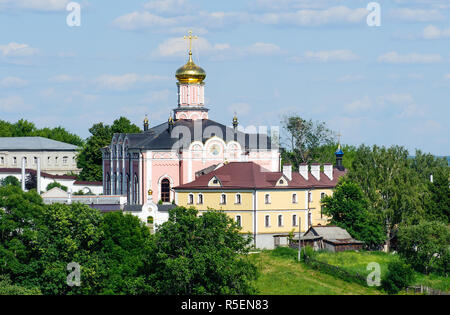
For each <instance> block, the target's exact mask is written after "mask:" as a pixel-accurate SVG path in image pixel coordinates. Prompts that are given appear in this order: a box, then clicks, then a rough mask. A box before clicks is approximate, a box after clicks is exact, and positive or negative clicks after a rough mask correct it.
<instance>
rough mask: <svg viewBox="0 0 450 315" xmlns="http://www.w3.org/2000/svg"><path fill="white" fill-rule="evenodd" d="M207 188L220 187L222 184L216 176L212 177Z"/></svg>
mask: <svg viewBox="0 0 450 315" xmlns="http://www.w3.org/2000/svg"><path fill="white" fill-rule="evenodd" d="M208 186H209V187H222V183H221V182H220V179H219V178H218V177H217V176H213V177H212V178H211V179H210V180H209V182H208Z"/></svg>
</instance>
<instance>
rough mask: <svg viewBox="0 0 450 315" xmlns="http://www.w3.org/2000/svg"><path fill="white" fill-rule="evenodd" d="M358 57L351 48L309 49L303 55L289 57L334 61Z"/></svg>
mask: <svg viewBox="0 0 450 315" xmlns="http://www.w3.org/2000/svg"><path fill="white" fill-rule="evenodd" d="M357 59H358V55H356V54H355V53H354V52H352V51H351V50H346V49H341V50H322V51H307V52H306V53H305V54H304V55H303V56H294V57H291V58H289V61H292V62H311V61H313V62H314V61H317V62H334V61H354V60H357Z"/></svg>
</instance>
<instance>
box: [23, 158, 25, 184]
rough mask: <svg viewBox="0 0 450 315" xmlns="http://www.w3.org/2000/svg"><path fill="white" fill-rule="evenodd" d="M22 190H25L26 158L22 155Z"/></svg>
mask: <svg viewBox="0 0 450 315" xmlns="http://www.w3.org/2000/svg"><path fill="white" fill-rule="evenodd" d="M22 190H23V191H25V158H24V157H22Z"/></svg>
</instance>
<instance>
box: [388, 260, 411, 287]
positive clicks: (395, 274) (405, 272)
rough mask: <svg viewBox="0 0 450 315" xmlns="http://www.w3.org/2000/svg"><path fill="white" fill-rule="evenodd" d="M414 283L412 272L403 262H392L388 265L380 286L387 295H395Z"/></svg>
mask: <svg viewBox="0 0 450 315" xmlns="http://www.w3.org/2000/svg"><path fill="white" fill-rule="evenodd" d="M413 281H414V270H413V269H412V268H411V266H410V265H408V264H406V263H404V262H403V261H393V262H390V263H389V264H388V271H387V274H386V277H385V278H384V279H383V280H382V281H381V286H382V287H383V289H384V290H385V291H386V292H388V293H389V294H396V293H398V292H400V291H401V290H402V289H404V288H406V287H407V286H408V285H409V284H411V283H412V282H413Z"/></svg>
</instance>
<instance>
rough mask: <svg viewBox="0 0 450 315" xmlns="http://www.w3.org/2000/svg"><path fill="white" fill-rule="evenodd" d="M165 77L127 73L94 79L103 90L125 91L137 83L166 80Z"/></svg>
mask: <svg viewBox="0 0 450 315" xmlns="http://www.w3.org/2000/svg"><path fill="white" fill-rule="evenodd" d="M166 79H167V78H166V77H162V76H156V75H138V74H136V73H127V74H123V75H109V74H105V75H101V76H99V77H97V78H96V79H94V83H95V84H96V86H97V88H99V89H105V90H115V91H125V90H129V89H131V88H133V87H135V86H136V85H137V84H138V83H149V82H154V81H159V80H166Z"/></svg>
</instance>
